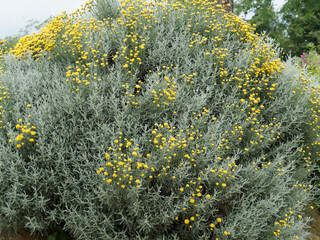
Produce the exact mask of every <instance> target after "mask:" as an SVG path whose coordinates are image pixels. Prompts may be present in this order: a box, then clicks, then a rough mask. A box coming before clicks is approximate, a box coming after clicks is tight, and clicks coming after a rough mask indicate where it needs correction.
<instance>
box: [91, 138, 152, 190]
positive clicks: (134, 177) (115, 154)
mask: <svg viewBox="0 0 320 240" xmlns="http://www.w3.org/2000/svg"><path fill="white" fill-rule="evenodd" d="M122 135H123V134H122V132H120V133H119V138H118V139H116V140H114V143H115V144H116V145H117V147H115V148H112V147H110V148H109V151H111V153H110V154H108V153H106V159H107V163H106V167H105V168H103V167H101V168H100V169H99V170H98V171H97V173H98V174H100V173H103V175H104V178H103V180H104V181H106V182H107V183H111V182H116V184H117V185H119V186H120V187H121V188H125V187H126V184H132V183H134V184H136V185H137V188H140V186H141V183H142V180H141V178H142V177H144V176H145V175H146V174H148V172H149V171H150V169H149V166H148V165H147V164H146V163H144V162H143V157H142V155H139V154H138V152H139V145H136V146H135V147H134V148H133V149H132V147H133V146H132V140H133V139H130V140H128V139H127V138H124V139H123V136H122ZM124 151H126V152H127V153H123V152H124ZM146 157H147V158H148V157H150V154H148V155H147V156H146ZM151 171H152V172H154V171H155V170H154V168H151ZM106 178H107V179H106ZM149 178H152V175H150V176H149Z"/></svg>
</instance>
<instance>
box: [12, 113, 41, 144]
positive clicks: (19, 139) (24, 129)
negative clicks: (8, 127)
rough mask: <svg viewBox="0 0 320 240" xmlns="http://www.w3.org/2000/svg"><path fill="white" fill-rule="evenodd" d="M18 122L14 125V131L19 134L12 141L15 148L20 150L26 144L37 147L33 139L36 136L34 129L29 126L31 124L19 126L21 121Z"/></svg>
mask: <svg viewBox="0 0 320 240" xmlns="http://www.w3.org/2000/svg"><path fill="white" fill-rule="evenodd" d="M29 116H30V115H29ZM18 122H19V123H18V124H17V125H16V129H17V130H19V132H20V133H19V134H18V135H17V136H16V137H15V139H14V140H15V142H16V147H17V148H21V147H22V146H24V145H25V143H26V142H27V143H29V144H35V145H38V143H36V142H35V137H36V134H37V132H36V127H35V126H31V123H27V124H25V125H21V123H22V119H19V120H18ZM9 142H10V143H12V142H13V140H12V139H11V138H10V139H9Z"/></svg>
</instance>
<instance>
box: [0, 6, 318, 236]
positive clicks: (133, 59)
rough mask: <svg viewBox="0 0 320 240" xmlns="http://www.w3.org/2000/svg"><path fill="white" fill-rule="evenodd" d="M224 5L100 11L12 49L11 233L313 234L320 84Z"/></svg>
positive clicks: (0, 202)
mask: <svg viewBox="0 0 320 240" xmlns="http://www.w3.org/2000/svg"><path fill="white" fill-rule="evenodd" d="M118 4H119V5H118ZM220 7H221V6H220V5H215V2H211V1H206V0H203V1H200V2H199V1H193V0H191V1H189V0H186V1H167V2H157V1H155V2H143V1H124V2H123V1H121V2H120V3H118V2H116V1H110V2H108V1H99V2H98V3H95V2H89V3H87V4H86V5H85V6H83V8H82V9H81V10H78V11H76V12H75V13H73V14H71V15H66V14H65V15H60V16H58V17H56V18H54V19H52V20H51V22H50V23H48V25H47V26H46V27H45V28H44V29H43V30H42V31H41V32H40V33H38V34H34V35H31V36H29V37H25V38H22V39H20V41H19V43H18V44H17V45H16V46H15V48H14V49H12V50H11V54H8V55H4V56H3V61H2V72H3V74H2V76H1V86H2V88H1V95H2V96H3V97H2V98H1V106H2V109H3V111H2V114H1V118H2V119H1V121H2V122H1V124H2V125H1V129H0V130H1V131H0V152H1V155H0V171H1V175H0V185H1V188H0V206H1V207H0V232H9V231H19V230H20V229H22V228H28V229H30V230H31V231H39V232H42V233H45V232H46V231H47V230H48V229H50V228H51V227H52V226H63V228H64V230H68V231H70V232H71V233H72V234H73V235H74V236H75V237H77V238H78V239H86V240H87V239H152V238H156V239H274V238H278V239H294V238H303V237H304V236H305V235H306V231H305V228H306V226H307V223H308V221H309V218H308V217H307V214H306V211H307V210H308V209H310V201H311V200H312V197H313V194H314V187H313V186H312V171H313V166H314V164H313V163H314V162H315V161H316V159H317V157H318V155H319V147H318V146H319V145H318V140H317V139H318V136H319V135H318V134H319V124H318V116H317V114H318V111H319V102H318V94H319V89H318V87H315V86H313V85H312V84H313V81H312V80H309V79H308V78H306V76H305V74H304V73H302V72H301V71H300V70H299V69H297V67H296V66H295V63H294V62H293V61H292V60H289V61H288V62H286V63H283V62H281V61H280V59H279V49H278V48H277V47H275V46H274V43H273V42H272V40H270V39H266V38H262V37H259V36H258V35H256V34H254V32H253V29H252V28H251V26H250V25H248V24H245V23H244V22H243V21H242V20H241V19H239V18H238V17H236V16H235V15H232V14H226V13H225V11H224V10H223V9H221V8H220ZM118 8H119V10H118ZM115 11H116V12H115ZM311 208H313V207H312V206H311Z"/></svg>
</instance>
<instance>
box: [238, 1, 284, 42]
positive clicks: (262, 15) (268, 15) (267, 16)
mask: <svg viewBox="0 0 320 240" xmlns="http://www.w3.org/2000/svg"><path fill="white" fill-rule="evenodd" d="M235 13H236V14H238V15H240V14H245V16H246V18H247V17H248V15H251V14H252V13H253V16H252V17H251V18H250V20H249V22H250V23H251V24H255V26H256V31H257V32H258V33H263V32H267V33H268V34H269V35H270V36H271V37H273V38H275V39H277V35H278V32H279V29H278V26H279V24H278V23H279V20H278V14H277V12H276V11H275V9H274V6H273V4H272V0H238V1H235Z"/></svg>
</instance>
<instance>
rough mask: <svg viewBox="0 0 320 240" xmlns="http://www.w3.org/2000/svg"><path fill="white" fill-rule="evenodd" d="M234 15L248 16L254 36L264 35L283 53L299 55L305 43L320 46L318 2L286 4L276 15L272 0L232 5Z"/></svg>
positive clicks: (304, 0)
mask: <svg viewBox="0 0 320 240" xmlns="http://www.w3.org/2000/svg"><path fill="white" fill-rule="evenodd" d="M235 13H236V14H245V15H246V16H247V17H248V16H249V15H250V13H253V16H252V17H251V18H250V20H249V22H250V23H252V24H255V25H256V31H257V32H258V33H263V32H266V33H267V34H268V35H269V36H270V37H272V38H274V39H275V40H276V41H277V42H278V43H279V44H280V46H281V47H282V48H283V49H284V51H285V52H286V53H290V52H291V54H293V55H300V54H302V53H303V51H305V50H306V48H307V44H308V43H313V44H314V45H315V46H317V50H318V52H319V50H320V49H319V47H320V46H319V45H320V30H319V29H320V2H319V1H318V0H287V1H286V2H285V4H284V5H283V6H282V7H281V9H280V10H279V11H276V10H275V8H274V5H273V1H272V0H238V1H235Z"/></svg>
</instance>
